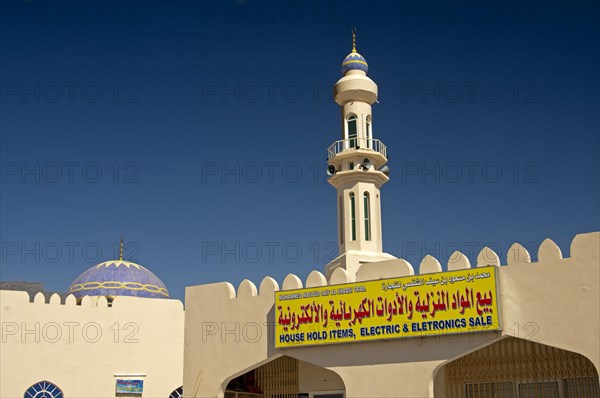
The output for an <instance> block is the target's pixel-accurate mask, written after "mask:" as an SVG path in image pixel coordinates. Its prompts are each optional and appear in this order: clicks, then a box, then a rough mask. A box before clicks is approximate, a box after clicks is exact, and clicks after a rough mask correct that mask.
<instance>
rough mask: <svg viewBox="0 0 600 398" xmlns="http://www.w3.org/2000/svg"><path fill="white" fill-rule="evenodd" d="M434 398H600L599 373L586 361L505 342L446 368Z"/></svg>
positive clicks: (534, 345) (535, 346)
mask: <svg viewBox="0 0 600 398" xmlns="http://www.w3.org/2000/svg"><path fill="white" fill-rule="evenodd" d="M434 385H435V387H434V388H435V390H434V395H435V397H465V398H484V397H485V398H542V397H543V398H588V397H589V398H592V397H600V388H599V387H598V372H597V371H596V369H595V367H594V365H593V364H592V362H591V361H590V360H589V359H587V358H586V357H584V356H583V355H580V354H577V353H574V352H570V351H566V350H562V349H559V348H555V347H550V346H547V345H544V344H540V343H535V342H531V341H527V340H521V339H517V338H512V337H509V338H506V339H503V340H500V341H498V342H496V343H494V344H491V345H489V346H487V347H484V348H481V349H479V350H477V351H475V352H473V353H471V354H468V355H465V356H464V357H461V358H458V359H456V360H454V361H452V362H449V363H447V364H446V365H444V366H443V367H442V368H440V370H439V371H438V372H437V374H436V378H435V383H434Z"/></svg>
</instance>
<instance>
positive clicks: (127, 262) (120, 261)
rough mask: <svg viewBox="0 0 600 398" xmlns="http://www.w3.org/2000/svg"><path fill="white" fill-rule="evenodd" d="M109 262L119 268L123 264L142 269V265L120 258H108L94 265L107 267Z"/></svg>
mask: <svg viewBox="0 0 600 398" xmlns="http://www.w3.org/2000/svg"><path fill="white" fill-rule="evenodd" d="M111 264H114V265H115V267H117V268H119V266H120V265H124V266H126V267H127V268H129V267H133V268H137V269H140V270H141V269H142V266H141V265H139V264H136V263H132V262H130V261H122V260H110V261H105V262H103V263H100V264H98V265H96V268H100V267H105V268H108V267H109V266H110V265H111Z"/></svg>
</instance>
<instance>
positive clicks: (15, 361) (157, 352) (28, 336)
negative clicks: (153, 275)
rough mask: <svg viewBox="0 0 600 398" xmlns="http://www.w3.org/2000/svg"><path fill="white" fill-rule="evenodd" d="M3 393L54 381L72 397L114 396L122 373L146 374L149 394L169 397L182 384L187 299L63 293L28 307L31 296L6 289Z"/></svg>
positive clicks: (1, 298) (0, 300) (0, 372)
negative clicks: (77, 297)
mask: <svg viewBox="0 0 600 398" xmlns="http://www.w3.org/2000/svg"><path fill="white" fill-rule="evenodd" d="M0 307H1V308H0V314H1V322H2V340H1V347H0V348H1V350H0V352H1V353H2V355H0V380H1V381H0V396H1V397H23V394H24V393H25V390H26V389H27V388H28V387H29V386H31V385H32V384H34V383H36V382H39V381H42V380H47V381H50V382H52V383H54V384H55V385H57V386H58V387H59V388H61V389H62V391H63V393H64V396H65V398H71V397H77V398H80V397H81V398H85V397H90V398H92V397H94V398H101V397H114V396H115V386H116V379H117V377H115V375H116V374H141V375H145V377H134V378H136V379H142V380H144V393H143V395H142V397H152V398H156V397H165V398H167V397H168V396H169V394H170V393H171V392H172V391H173V390H174V389H175V388H177V387H180V386H181V385H182V384H183V327H184V311H183V305H182V303H181V301H178V300H165V299H148V298H137V297H117V298H116V299H115V300H114V302H113V303H112V307H108V305H107V301H106V298H104V297H100V298H98V297H85V298H84V299H83V301H82V303H81V305H76V304H75V298H74V297H73V296H69V297H68V298H67V300H66V304H60V298H59V296H58V295H54V296H53V297H52V298H51V299H50V303H48V304H46V303H44V296H43V294H41V293H38V295H37V296H36V297H35V302H34V303H30V302H29V296H28V294H27V293H26V292H18V291H0Z"/></svg>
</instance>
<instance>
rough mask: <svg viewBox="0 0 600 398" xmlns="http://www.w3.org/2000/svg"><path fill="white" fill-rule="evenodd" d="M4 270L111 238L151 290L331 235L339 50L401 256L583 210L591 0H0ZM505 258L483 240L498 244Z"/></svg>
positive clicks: (577, 227)
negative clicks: (352, 74) (363, 64)
mask: <svg viewBox="0 0 600 398" xmlns="http://www.w3.org/2000/svg"><path fill="white" fill-rule="evenodd" d="M1 11H2V14H1V18H2V20H1V24H0V26H1V27H0V40H1V43H0V50H1V53H0V56H1V58H0V78H1V82H2V86H1V87H0V88H1V99H0V100H1V102H0V106H1V110H0V116H1V120H0V127H1V150H0V151H1V152H0V153H1V156H2V159H1V160H2V186H1V193H0V198H1V228H0V232H1V243H2V247H1V250H2V253H1V257H2V258H1V268H0V270H1V278H0V279H1V280H3V281H7V280H29V281H41V282H43V283H44V285H45V286H46V288H47V289H52V290H60V291H66V290H67V289H68V286H69V284H70V282H71V281H72V280H73V279H75V278H76V277H77V276H78V275H79V274H80V273H81V272H83V271H84V270H85V269H87V268H89V267H90V266H92V265H94V264H95V263H97V262H99V261H101V260H108V259H111V258H114V257H115V255H116V254H115V250H116V244H117V241H118V239H119V238H120V237H121V236H123V237H124V238H125V240H126V243H128V245H127V246H126V251H125V257H126V258H129V259H135V260H136V261H138V262H140V263H141V264H142V265H144V266H146V267H147V268H149V269H151V270H152V271H154V272H155V273H156V274H157V275H158V276H159V277H160V278H161V279H162V280H163V281H164V282H165V284H166V285H167V287H168V288H169V290H170V292H171V295H172V296H173V297H176V298H183V294H184V287H185V286H189V285H194V284H202V283H209V282H216V281H223V280H227V281H231V282H232V283H234V284H236V285H237V284H238V283H239V282H240V281H241V280H242V279H243V278H248V279H250V280H252V281H254V282H255V283H256V284H257V285H258V284H259V283H260V281H261V279H262V278H263V277H264V276H266V275H271V276H273V277H275V278H276V279H278V280H279V281H280V282H281V281H282V280H283V278H284V277H285V275H286V274H287V273H289V272H293V273H296V274H298V275H299V276H300V277H302V278H304V277H306V276H307V275H308V273H309V272H310V271H311V270H312V269H318V270H322V269H323V266H324V264H326V262H327V261H328V260H330V259H331V258H332V257H333V255H334V254H337V246H336V241H337V232H336V231H337V230H336V222H337V221H336V208H335V206H336V201H335V191H334V188H333V187H331V186H329V184H327V183H326V182H325V161H326V149H327V147H328V145H330V144H331V143H332V142H333V141H335V140H337V139H340V138H341V137H340V136H341V133H340V120H339V117H340V111H339V109H338V106H337V105H336V104H335V103H333V102H332V100H331V91H332V86H333V84H334V83H335V81H336V80H337V79H339V78H340V70H339V69H340V63H341V60H342V59H343V58H344V56H345V55H346V54H347V53H348V52H349V51H350V49H351V34H350V32H351V29H352V28H353V27H354V26H356V28H357V31H358V50H359V52H360V53H361V54H362V55H363V56H364V57H365V58H366V59H367V61H368V63H369V68H370V69H369V76H370V77H371V78H372V79H373V80H374V81H375V82H376V83H377V84H378V85H379V92H380V95H379V102H380V103H379V104H376V105H375V106H374V109H373V119H374V136H375V137H376V138H379V139H381V140H382V141H383V142H384V143H385V144H386V145H387V146H388V154H389V166H390V168H391V170H392V174H391V181H390V182H389V183H388V184H387V185H386V186H385V187H384V188H383V190H382V206H383V237H384V249H385V251H386V252H388V253H391V254H393V255H396V256H398V257H404V258H406V259H407V260H409V261H410V262H411V263H412V264H413V265H414V266H415V268H416V267H418V264H419V262H420V260H421V258H422V257H423V256H424V255H425V254H433V255H434V256H436V257H437V258H438V259H439V260H440V261H441V262H442V263H443V264H445V263H446V261H447V259H448V257H449V256H450V254H451V252H452V251H454V250H455V249H460V250H462V251H464V252H465V253H466V254H467V255H468V256H469V258H470V259H471V261H472V262H473V261H474V260H475V257H476V255H477V253H478V252H479V250H480V249H481V248H482V247H483V246H484V245H490V246H492V247H493V248H495V249H497V251H498V252H499V254H500V256H501V258H504V257H505V255H506V251H507V250H508V248H509V246H510V245H511V244H512V243H513V242H520V243H521V244H523V245H526V246H527V247H530V248H531V252H532V255H533V256H534V258H535V252H536V250H535V248H536V247H537V246H538V245H539V243H541V241H542V240H543V239H545V238H546V237H550V238H552V239H554V240H555V241H556V242H557V243H558V244H559V246H560V247H561V249H562V250H563V253H564V255H565V256H568V254H569V244H570V241H571V239H572V238H573V236H574V235H575V234H577V233H583V232H591V231H598V230H599V229H600V225H599V224H600V213H599V203H600V201H599V199H600V198H599V181H600V176H599V168H600V167H599V166H600V165H599V159H600V157H599V150H600V148H599V147H600V140H599V131H600V130H599V108H600V106H599V105H600V103H599V86H600V81H599V69H600V64H599V51H598V48H599V44H600V43H599V37H600V35H599V23H598V21H599V20H600V18H599V17H600V8H599V6H598V3H597V2H565V3H562V2H545V1H544V2H512V1H511V2H484V3H473V2H462V1H461V2H454V1H441V2H415V1H405V2H402V1H399V2H387V1H385V2H364V3H361V2H347V1H319V2H286V3H285V5H283V4H278V3H273V2H268V3H258V2H253V1H248V2H245V1H240V2H232V1H223V2H220V1H212V2H204V3H200V2H192V1H171V2H166V1H164V2H162V1H139V2H138V1H131V2H129V1H116V2H81V3H78V2H65V3H61V2H40V1H3V2H2V3H1ZM503 262H504V260H503Z"/></svg>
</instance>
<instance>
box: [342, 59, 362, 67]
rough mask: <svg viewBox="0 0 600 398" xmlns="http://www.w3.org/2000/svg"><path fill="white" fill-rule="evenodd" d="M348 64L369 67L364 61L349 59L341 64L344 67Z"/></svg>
mask: <svg viewBox="0 0 600 398" xmlns="http://www.w3.org/2000/svg"><path fill="white" fill-rule="evenodd" d="M349 64H363V65H366V66H369V65H368V64H367V63H366V62H365V61H362V60H360V59H350V60H348V61H346V62H344V63H343V64H342V66H346V65H349Z"/></svg>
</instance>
